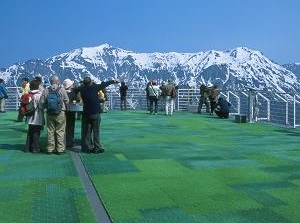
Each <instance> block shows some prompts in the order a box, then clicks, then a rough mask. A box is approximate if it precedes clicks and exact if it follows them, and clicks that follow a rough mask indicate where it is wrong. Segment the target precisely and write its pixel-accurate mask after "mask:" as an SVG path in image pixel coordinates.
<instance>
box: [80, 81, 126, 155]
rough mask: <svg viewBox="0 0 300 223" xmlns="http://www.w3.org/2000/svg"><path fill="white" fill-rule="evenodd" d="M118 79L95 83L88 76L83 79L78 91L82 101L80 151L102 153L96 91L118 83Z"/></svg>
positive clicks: (98, 103)
mask: <svg viewBox="0 0 300 223" xmlns="http://www.w3.org/2000/svg"><path fill="white" fill-rule="evenodd" d="M119 82H120V81H119V80H118V79H113V80H111V81H106V82H101V84H95V83H94V82H92V80H91V78H90V77H85V78H84V79H83V86H82V87H80V89H79V92H80V96H81V99H82V103H83V111H82V122H81V123H82V124H81V151H82V152H85V153H103V152H104V149H103V146H102V144H101V142H100V122H101V116H100V109H101V107H100V100H99V97H98V92H99V91H100V90H103V89H105V88H106V87H107V86H109V85H111V84H114V83H119Z"/></svg>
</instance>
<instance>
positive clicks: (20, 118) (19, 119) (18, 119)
mask: <svg viewBox="0 0 300 223" xmlns="http://www.w3.org/2000/svg"><path fill="white" fill-rule="evenodd" d="M18 111H19V114H18V118H17V121H18V122H22V121H23V118H24V115H23V114H22V112H21V106H20V107H19V110H18Z"/></svg>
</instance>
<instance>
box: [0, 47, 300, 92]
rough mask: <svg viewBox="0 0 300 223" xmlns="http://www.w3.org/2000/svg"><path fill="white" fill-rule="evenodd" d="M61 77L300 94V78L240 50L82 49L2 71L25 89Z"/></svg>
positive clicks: (12, 83) (141, 85)
mask: <svg viewBox="0 0 300 223" xmlns="http://www.w3.org/2000/svg"><path fill="white" fill-rule="evenodd" d="M53 74H57V75H58V76H60V77H61V79H62V80H63V79H65V78H70V79H73V80H76V81H78V82H79V81H80V80H81V79H82V78H83V77H84V76H87V75H89V76H92V78H93V79H94V80H95V81H96V82H99V81H102V80H108V79H110V78H112V77H116V78H119V79H121V80H124V81H125V82H126V83H128V85H129V86H131V87H138V88H144V87H145V85H146V83H147V82H148V81H149V80H152V79H157V80H158V81H159V82H160V81H163V80H168V79H171V80H174V81H175V82H176V83H177V84H179V85H180V86H185V87H187V86H189V87H198V86H199V85H200V83H205V84H208V83H212V84H217V85H219V86H221V87H223V89H231V90H241V89H245V87H252V88H257V89H261V90H271V91H277V92H288V93H295V92H298V93H299V92H300V79H299V78H297V77H296V75H295V74H294V73H293V72H291V71H289V70H287V69H286V68H284V67H282V66H280V65H278V64H276V63H274V62H273V61H271V60H270V59H268V58H267V57H265V56H264V55H263V54H262V53H261V52H259V51H254V50H250V49H248V48H246V47H238V48H235V49H232V50H229V51H226V52H224V51H215V50H211V51H206V52H197V53H176V52H170V53H137V52H132V51H127V50H124V49H120V48H115V47H113V46H110V45H108V44H103V45H100V46H97V47H89V48H80V49H75V50H73V51H71V52H67V53H63V54H60V55H57V56H54V57H51V58H49V59H47V60H28V61H27V62H25V63H22V64H14V65H12V66H10V67H8V68H6V69H2V70H1V71H0V76H2V77H3V76H4V78H5V79H6V80H7V81H6V82H7V84H8V85H9V86H19V85H20V82H21V79H22V77H25V76H27V77H29V78H31V77H34V76H37V75H41V76H43V79H44V80H45V81H46V80H47V79H48V78H49V76H51V75H53Z"/></svg>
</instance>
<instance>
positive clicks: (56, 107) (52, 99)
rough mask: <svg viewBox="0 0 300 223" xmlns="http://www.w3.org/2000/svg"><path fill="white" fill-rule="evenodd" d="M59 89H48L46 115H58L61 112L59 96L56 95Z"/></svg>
mask: <svg viewBox="0 0 300 223" xmlns="http://www.w3.org/2000/svg"><path fill="white" fill-rule="evenodd" d="M58 91H59V89H57V90H55V91H53V90H51V89H49V93H48V96H47V104H46V105H47V106H46V108H47V113H48V114H51V115H58V114H60V112H61V110H62V101H61V96H60V94H59V93H58Z"/></svg>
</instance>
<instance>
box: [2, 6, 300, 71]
mask: <svg viewBox="0 0 300 223" xmlns="http://www.w3.org/2000/svg"><path fill="white" fill-rule="evenodd" d="M299 12H300V1H299V0H285V1H283V0H206V1H204V0H43V1H42V0H26V1H25V0H1V1H0V27H1V33H0V67H2V68H3V67H7V66H9V65H12V64H13V63H16V62H24V61H26V60H29V59H46V58H49V57H52V56H54V55H58V54H60V53H64V52H68V51H71V50H73V49H76V48H81V47H90V46H97V45H101V44H103V43H108V44H110V45H113V46H115V47H119V48H123V49H126V50H132V51H135V52H199V51H206V50H211V49H213V50H230V49H233V48H235V47H239V46H245V47H248V48H250V49H253V50H259V51H261V52H263V53H264V54H265V55H266V56H267V57H269V58H270V59H272V60H274V61H275V62H277V63H279V64H283V63H292V62H300V13H299Z"/></svg>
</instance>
